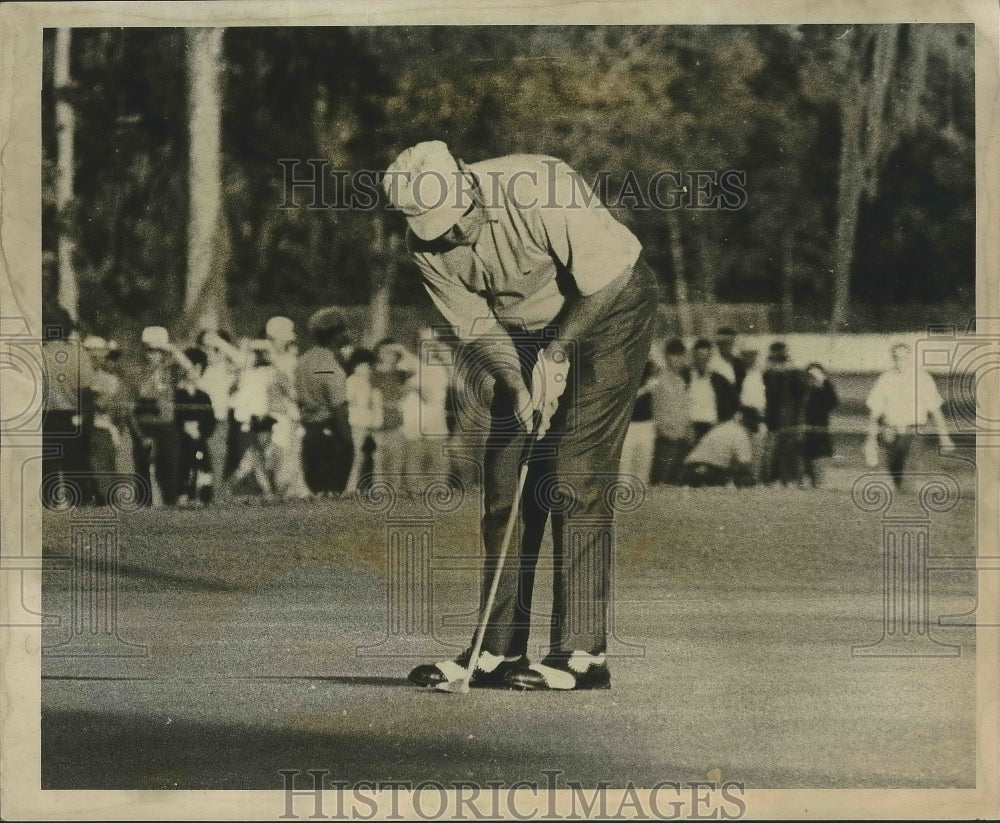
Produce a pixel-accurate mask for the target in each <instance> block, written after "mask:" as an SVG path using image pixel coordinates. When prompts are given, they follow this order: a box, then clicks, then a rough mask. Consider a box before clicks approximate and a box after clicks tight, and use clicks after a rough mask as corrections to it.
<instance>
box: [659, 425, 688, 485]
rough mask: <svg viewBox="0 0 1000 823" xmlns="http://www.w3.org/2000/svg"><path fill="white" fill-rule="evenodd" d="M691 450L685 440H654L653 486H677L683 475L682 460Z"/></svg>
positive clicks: (663, 438) (662, 438)
mask: <svg viewBox="0 0 1000 823" xmlns="http://www.w3.org/2000/svg"><path fill="white" fill-rule="evenodd" d="M690 450H691V446H690V445H689V444H688V441H687V440H674V439H673V438H670V437H659V436H657V438H656V445H655V446H654V447H653V485H657V484H661V483H665V484H666V485H668V486H679V485H680V484H681V480H682V476H683V473H684V458H685V457H686V456H687V453H688V452H689V451H690Z"/></svg>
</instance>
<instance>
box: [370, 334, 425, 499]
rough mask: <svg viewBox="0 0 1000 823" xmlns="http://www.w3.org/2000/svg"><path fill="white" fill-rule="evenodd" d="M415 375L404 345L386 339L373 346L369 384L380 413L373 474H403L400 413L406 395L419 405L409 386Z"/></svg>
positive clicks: (415, 370) (410, 358) (375, 432)
mask: <svg viewBox="0 0 1000 823" xmlns="http://www.w3.org/2000/svg"><path fill="white" fill-rule="evenodd" d="M416 372H417V369H416V365H415V364H414V362H413V355H412V354H410V352H409V351H407V349H406V347H405V346H403V345H401V344H400V343H397V342H396V341H395V340H392V339H389V338H386V339H384V340H381V341H379V342H378V343H377V344H376V345H375V365H374V367H373V368H372V372H371V376H370V382H371V387H372V391H373V392H375V394H376V396H377V397H378V405H379V408H380V409H381V410H382V414H381V419H380V422H381V425H379V426H377V427H376V428H375V429H374V430H373V432H372V437H373V438H374V440H375V451H374V453H373V454H372V458H373V460H374V471H375V474H389V475H399V474H402V473H403V463H404V459H405V456H406V438H405V434H404V432H403V423H404V417H403V411H404V405H405V403H406V401H407V398H408V397H409V396H413V397H414V399H415V401H416V402H417V403H419V396H418V395H416V387H414V386H413V385H411V380H412V379H413V377H414V375H415V374H416ZM418 426H419V424H418ZM410 491H413V490H412V489H410Z"/></svg>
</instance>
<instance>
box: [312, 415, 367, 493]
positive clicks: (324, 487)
mask: <svg viewBox="0 0 1000 823" xmlns="http://www.w3.org/2000/svg"><path fill="white" fill-rule="evenodd" d="M304 429H305V433H304V434H303V436H302V474H303V476H304V477H305V481H306V486H308V487H309V491H311V492H312V493H313V494H322V493H334V494H340V493H341V492H342V491H343V490H344V489H345V488H346V487H347V478H348V475H349V474H350V473H351V463H352V461H353V460H354V443H353V442H352V439H351V433H350V429H349V428H347V426H346V425H340V424H337V423H335V422H333V421H330V422H327V423H306V424H305V425H304ZM345 429H347V430H346V432H345V431H344V430H345Z"/></svg>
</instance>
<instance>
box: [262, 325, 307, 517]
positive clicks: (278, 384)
mask: <svg viewBox="0 0 1000 823" xmlns="http://www.w3.org/2000/svg"><path fill="white" fill-rule="evenodd" d="M264 336H265V338H266V339H267V341H268V342H269V343H270V344H271V361H272V363H273V364H274V368H275V380H274V381H273V383H272V384H271V387H270V389H271V394H270V400H271V408H270V411H269V413H270V415H271V416H272V417H274V419H275V421H276V422H275V424H274V429H273V432H272V436H273V438H274V444H275V446H276V447H277V448H278V453H279V455H280V461H279V462H280V465H279V468H278V476H277V490H278V494H279V496H281V497H282V498H285V499H289V498H302V497H308V496H309V488H308V486H306V482H305V477H304V476H303V474H302V459H301V455H302V437H303V435H304V433H305V432H304V430H303V428H302V424H301V421H300V420H299V407H298V401H297V399H296V396H295V364H296V363H297V362H298V357H299V350H298V344H297V338H296V335H295V324H294V323H292V321H291V320H289V319H288V318H287V317H280V316H279V317H272V318H270V319H269V320H268V321H267V324H266V325H265V326H264Z"/></svg>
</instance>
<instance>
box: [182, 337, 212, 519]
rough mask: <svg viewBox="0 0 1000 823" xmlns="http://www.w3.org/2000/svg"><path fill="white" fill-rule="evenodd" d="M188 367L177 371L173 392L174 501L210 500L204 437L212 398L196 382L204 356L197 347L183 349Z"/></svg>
mask: <svg viewBox="0 0 1000 823" xmlns="http://www.w3.org/2000/svg"><path fill="white" fill-rule="evenodd" d="M184 356H185V357H186V358H187V359H188V361H189V362H190V363H191V370H189V371H186V372H184V373H182V374H181V376H180V380H179V382H178V385H177V390H176V391H175V393H174V425H175V426H176V427H177V437H178V441H179V450H178V454H179V459H178V477H179V483H178V489H179V492H180V496H179V497H178V502H182V503H195V502H198V503H202V504H206V503H209V502H211V500H212V496H213V495H214V493H215V480H214V476H213V474H214V465H213V464H212V456H211V452H210V451H209V449H208V440H209V438H210V437H211V436H212V433H213V432H214V431H215V411H214V409H213V408H212V398H211V397H209V396H208V393H207V392H206V391H204V390H203V389H200V388H199V387H198V386H199V384H200V382H201V378H202V375H203V373H204V370H205V366H206V365H208V358H207V356H206V355H205V352H204V351H202V350H201V349H200V348H198V347H196V346H195V347H191V348H188V349H185V350H184Z"/></svg>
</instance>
